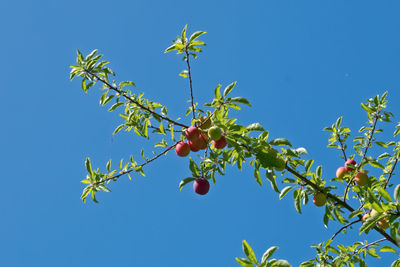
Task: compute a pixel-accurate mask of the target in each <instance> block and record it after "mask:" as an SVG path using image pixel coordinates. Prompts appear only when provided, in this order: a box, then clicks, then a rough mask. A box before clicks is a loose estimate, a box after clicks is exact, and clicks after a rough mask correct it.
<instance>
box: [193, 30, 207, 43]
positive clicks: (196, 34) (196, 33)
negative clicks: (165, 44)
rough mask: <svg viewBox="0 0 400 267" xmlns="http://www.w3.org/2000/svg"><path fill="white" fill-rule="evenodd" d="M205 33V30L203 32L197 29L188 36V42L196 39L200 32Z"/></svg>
mask: <svg viewBox="0 0 400 267" xmlns="http://www.w3.org/2000/svg"><path fill="white" fill-rule="evenodd" d="M205 33H207V32H204V31H197V32H194V33H193V34H192V35H191V36H190V38H189V43H192V42H193V41H194V40H196V39H197V38H198V37H199V36H200V35H202V34H205Z"/></svg>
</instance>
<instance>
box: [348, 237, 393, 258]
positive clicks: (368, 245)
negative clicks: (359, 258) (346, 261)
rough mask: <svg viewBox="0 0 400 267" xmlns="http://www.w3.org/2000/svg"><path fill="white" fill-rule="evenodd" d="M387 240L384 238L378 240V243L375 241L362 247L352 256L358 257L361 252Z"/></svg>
mask: <svg viewBox="0 0 400 267" xmlns="http://www.w3.org/2000/svg"><path fill="white" fill-rule="evenodd" d="M385 240H387V238H382V239H379V240H376V241H374V242H372V243H369V244H367V245H365V246H363V247H361V248H360V249H357V250H355V251H354V252H353V254H352V255H356V254H358V253H360V251H361V250H363V249H366V248H369V247H370V246H372V245H375V244H377V243H379V242H382V241H385Z"/></svg>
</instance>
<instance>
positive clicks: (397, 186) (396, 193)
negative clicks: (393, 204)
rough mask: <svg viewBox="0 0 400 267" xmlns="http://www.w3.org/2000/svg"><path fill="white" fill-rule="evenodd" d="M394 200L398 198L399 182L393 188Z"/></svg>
mask: <svg viewBox="0 0 400 267" xmlns="http://www.w3.org/2000/svg"><path fill="white" fill-rule="evenodd" d="M393 196H394V200H396V201H399V198H400V184H398V185H396V188H395V189H394V194H393Z"/></svg>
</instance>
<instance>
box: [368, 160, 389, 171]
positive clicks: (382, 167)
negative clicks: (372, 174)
mask: <svg viewBox="0 0 400 267" xmlns="http://www.w3.org/2000/svg"><path fill="white" fill-rule="evenodd" d="M368 163H369V164H370V165H371V166H372V167H375V168H379V169H382V170H384V169H385V167H384V166H383V165H382V164H380V163H379V162H377V161H368Z"/></svg>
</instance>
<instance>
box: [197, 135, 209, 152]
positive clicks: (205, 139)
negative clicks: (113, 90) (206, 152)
mask: <svg viewBox="0 0 400 267" xmlns="http://www.w3.org/2000/svg"><path fill="white" fill-rule="evenodd" d="M199 140H200V142H199V144H200V146H199V147H200V149H206V148H207V145H208V136H207V135H206V134H204V133H201V134H200V135H199Z"/></svg>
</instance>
